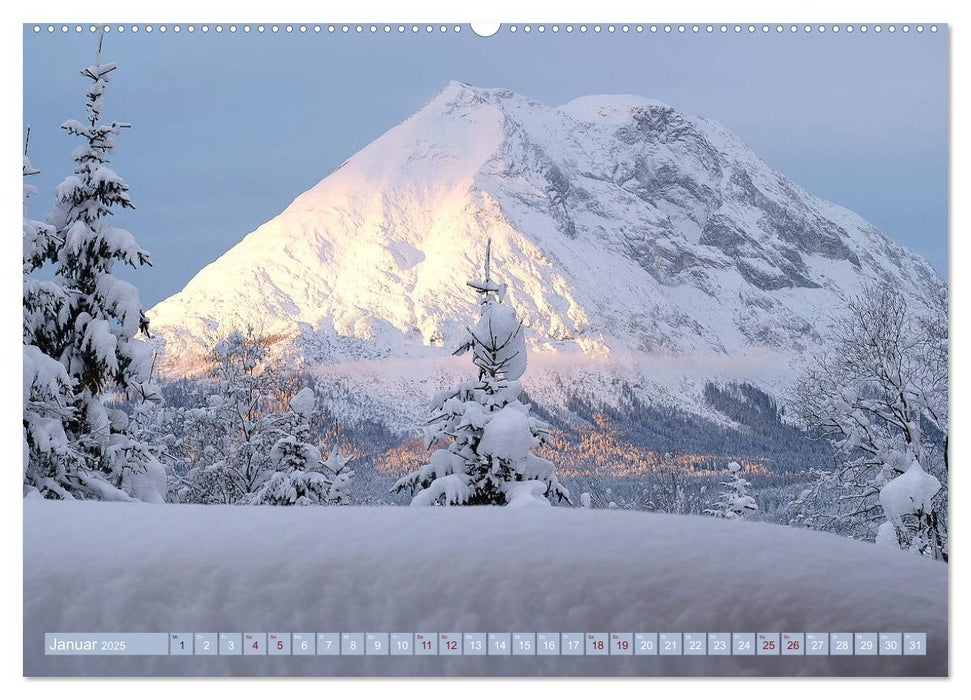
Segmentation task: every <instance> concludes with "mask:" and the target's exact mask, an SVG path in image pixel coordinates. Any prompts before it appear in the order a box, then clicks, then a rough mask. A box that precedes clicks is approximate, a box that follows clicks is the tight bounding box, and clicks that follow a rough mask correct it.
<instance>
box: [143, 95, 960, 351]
mask: <svg viewBox="0 0 971 700" xmlns="http://www.w3.org/2000/svg"><path fill="white" fill-rule="evenodd" d="M490 237H491V238H492V240H493V244H492V251H493V261H494V263H493V264H494V269H495V271H496V275H497V277H499V278H500V279H501V280H502V281H503V282H505V283H507V284H508V290H509V291H508V300H509V302H510V303H511V304H512V305H513V307H514V308H515V310H516V312H517V314H518V315H519V317H520V318H522V319H523V321H524V324H525V326H526V328H527V336H528V341H529V343H530V345H531V347H532V348H533V349H534V350H539V351H545V352H549V353H553V354H557V353H563V352H571V353H575V354H576V353H579V354H580V355H584V356H596V357H601V358H603V357H610V356H611V355H614V356H618V357H619V356H624V357H627V356H629V355H630V353H634V354H635V355H644V356H653V357H656V356H666V357H670V356H688V355H690V356H703V357H712V356H714V357H715V358H716V359H720V360H726V359H731V358H738V357H744V356H747V355H751V354H752V353H756V354H757V353H764V352H771V353H776V354H779V355H781V356H783V357H788V358H797V359H798V358H799V357H800V356H801V355H803V354H804V353H806V352H807V351H810V350H812V349H813V348H814V347H817V346H818V345H819V343H820V342H821V337H822V335H823V334H824V332H825V329H826V325H827V323H828V322H829V319H830V317H831V316H832V314H833V313H834V310H837V309H838V308H839V307H840V306H841V305H842V304H843V302H844V301H845V299H847V298H848V297H850V296H852V295H855V294H857V293H858V292H859V291H860V290H861V288H862V287H863V285H864V284H866V283H872V282H879V283H884V284H889V285H893V286H894V287H896V288H899V289H902V290H904V291H905V292H906V293H907V294H908V295H910V296H911V297H912V298H914V299H915V300H920V299H923V298H925V297H926V296H927V294H928V293H929V291H930V290H931V289H934V288H936V287H938V286H939V285H941V284H942V281H941V280H940V278H939V277H938V276H937V274H936V273H935V272H934V270H933V269H932V268H931V266H930V265H929V264H928V263H927V262H925V261H924V260H923V259H922V258H920V257H918V256H917V255H915V254H913V253H911V252H909V251H907V250H906V249H904V248H903V247H902V246H900V245H897V244H896V243H894V242H892V241H890V240H889V239H888V238H886V237H885V236H883V235H882V234H881V233H880V232H879V231H878V230H877V229H876V228H874V227H873V226H872V225H871V224H869V223H867V222H866V221H865V220H863V219H862V218H861V217H859V216H857V215H856V214H854V213H852V212H850V211H848V210H846V209H844V208H842V207H839V206H837V205H835V204H832V203H829V202H826V201H822V200H820V199H818V198H816V197H814V196H813V195H811V194H810V193H809V192H807V191H806V190H804V189H803V188H801V187H799V186H798V185H796V184H794V183H793V182H792V181H790V180H789V179H788V178H786V177H785V176H783V175H781V174H779V173H778V172H776V171H774V170H773V169H771V168H770V167H769V166H767V165H766V164H765V163H764V162H762V161H761V160H760V159H759V158H758V156H757V155H756V154H755V153H754V152H753V151H752V150H751V149H750V148H748V147H747V146H746V145H745V144H744V143H742V142H741V141H740V140H739V139H738V138H737V137H735V136H734V135H733V134H732V133H731V132H729V131H728V130H727V129H726V128H725V127H724V126H722V125H720V124H718V123H717V122H714V121H711V120H709V119H705V118H702V117H695V116H689V115H686V114H683V113H681V112H678V111H677V110H675V109H673V108H672V107H669V106H667V105H665V104H662V103H660V102H656V101H653V100H647V99H644V98H640V97H633V96H608V95H597V96H590V97H583V98H580V99H577V100H574V101H572V102H569V103H567V104H565V105H562V106H559V107H549V106H546V105H543V104H540V103H538V102H536V101H533V100H531V99H529V98H527V97H524V96H522V95H518V94H516V93H514V92H511V91H509V90H502V89H481V88H476V87H472V86H469V85H466V84H464V83H458V82H451V83H449V84H448V85H446V86H445V88H444V89H443V90H442V91H441V92H439V93H438V94H437V95H436V96H435V97H434V98H433V99H432V100H431V101H430V102H428V103H427V104H426V105H425V106H424V107H423V108H422V109H421V110H419V111H418V112H417V113H416V114H414V115H413V116H411V117H410V118H408V119H406V120H405V121H403V122H402V123H401V124H399V125H398V126H396V127H394V128H393V129H391V130H390V131H388V132H387V133H385V134H384V135H382V136H381V137H380V138H378V139H377V140H375V141H374V142H373V143H371V144H370V145H368V146H367V147H366V148H364V149H362V150H361V151H360V152H358V153H356V154H355V155H353V156H352V157H351V158H349V159H348V160H347V161H346V162H345V163H344V164H343V165H341V166H340V167H339V168H338V169H337V170H336V171H334V172H333V173H331V174H330V175H329V176H327V177H326V178H324V179H323V180H322V181H321V182H320V183H318V184H317V185H316V186H314V187H313V188H312V189H310V190H308V191H307V192H304V193H303V194H301V195H300V196H299V197H297V198H296V199H295V200H294V201H293V202H292V203H291V204H290V206H288V207H287V208H286V210H284V211H283V212H282V213H281V214H280V215H279V216H277V217H275V218H274V219H272V220H271V221H269V222H267V223H265V224H263V225H262V226H260V227H259V228H257V229H256V230H255V231H253V232H252V233H250V234H249V235H247V236H246V237H245V238H244V239H243V240H242V241H240V242H239V243H238V244H237V245H236V246H234V247H233V248H232V249H231V250H229V251H228V252H227V253H225V254H224V255H223V256H222V257H220V258H219V259H218V260H216V261H215V262H213V263H212V264H210V265H207V266H206V267H205V268H204V269H203V270H201V271H200V272H199V273H198V274H197V275H196V276H195V277H194V278H193V279H192V280H191V281H190V282H189V283H188V284H187V285H186V287H185V288H184V289H183V290H182V291H180V292H179V293H177V294H175V295H174V296H172V297H170V298H168V299H166V300H165V301H163V302H161V303H159V304H158V305H157V306H156V307H155V308H154V309H152V310H151V312H150V313H149V316H150V319H151V323H152V329H153V331H155V332H156V334H157V335H158V336H159V337H160V338H161V339H162V341H163V342H164V348H165V349H164V354H165V358H166V365H167V366H168V367H169V368H170V369H175V370H177V368H178V366H179V364H181V362H182V361H183V360H185V359H186V358H187V357H189V356H192V355H194V354H197V353H199V352H201V351H203V350H204V349H205V348H207V347H209V346H211V344H212V343H213V342H214V341H215V340H216V339H218V338H219V337H222V336H224V335H225V334H226V333H227V332H229V331H231V330H233V329H237V328H241V327H244V326H246V325H250V324H252V325H253V326H254V327H256V328H259V329H262V331H263V332H264V333H271V334H274V335H276V336H279V337H281V338H284V339H286V338H296V337H297V335H298V333H299V334H300V335H301V336H306V335H308V334H310V335H314V336H316V337H317V340H318V342H317V344H316V346H315V347H317V348H321V347H324V348H326V352H323V354H319V353H318V354H319V356H318V357H317V360H318V361H323V362H333V361H344V360H359V359H367V358H375V357H408V356H412V357H413V356H416V355H417V356H422V355H424V356H428V355H429V354H431V355H434V356H443V357H444V356H445V355H446V354H447V353H446V352H444V351H443V350H442V346H444V347H445V348H450V347H451V345H452V343H453V341H455V340H456V339H457V338H458V337H459V336H460V333H461V331H462V330H463V329H464V327H465V325H466V324H467V323H469V321H470V319H472V318H474V307H475V303H476V300H475V299H474V298H473V297H474V295H471V294H469V293H468V290H467V288H466V286H465V285H466V281H467V280H469V279H472V278H474V276H475V274H476V272H477V270H478V269H479V268H480V266H481V256H482V251H483V250H484V247H485V242H486V239H487V238H490Z"/></svg>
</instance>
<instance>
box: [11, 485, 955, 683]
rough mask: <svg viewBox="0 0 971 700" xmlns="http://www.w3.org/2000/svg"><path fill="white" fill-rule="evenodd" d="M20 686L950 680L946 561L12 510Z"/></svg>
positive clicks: (200, 509)
mask: <svg viewBox="0 0 971 700" xmlns="http://www.w3.org/2000/svg"><path fill="white" fill-rule="evenodd" d="M24 510H25V519H24V670H25V673H26V674H27V675H46V674H54V675H114V674H164V675H223V674H237V675H246V674H252V675H275V674H297V675H358V674H367V675H420V676H427V675H439V674H444V675H517V676H521V675H541V674H568V675H656V674H666V675H699V674H717V675H725V674H729V675H730V674H736V673H737V674H757V675H777V674H779V675H801V674H810V675H813V674H848V675H867V676H871V675H884V674H904V675H927V674H931V675H942V674H946V673H947V567H946V566H944V565H942V564H939V563H935V562H931V561H927V560H924V559H920V558H918V557H914V556H911V555H908V554H904V553H899V552H895V551H888V550H886V549H884V548H881V547H877V546H875V545H872V544H866V543H861V542H855V541H851V540H848V539H843V538H839V537H836V536H833V535H827V534H822V533H817V532H810V531H804V530H795V529H791V528H784V527H779V526H774V525H767V524H762V523H748V522H732V521H724V520H718V519H714V518H701V517H688V516H669V515H657V514H645V513H639V512H623V511H590V510H579V509H565V508H554V509H552V510H545V511H543V512H536V511H529V510H522V511H515V512H514V511H511V510H508V509H501V508H488V507H482V508H434V509H410V508H392V507H383V508H377V507H373V508H356V507H348V508H336V507H335V508H312V507H308V508H271V507H232V506H227V507H223V506H176V505H159V506H155V505H144V504H111V503H50V502H35V501H27V502H25V503H24ZM109 631H127V632H175V631H182V632H190V631H195V632H203V631H206V632H244V631H250V632H253V631H255V632H273V631H281V632H287V631H290V632H299V631H309V632H347V631H354V632H368V631H371V632H376V631H380V632H395V631H398V632H420V631H426V632H446V631H453V632H455V631H458V632H473V631H477V632H490V631H491V632H516V631H521V632H541V631H560V632H567V631H573V632H638V631H650V632H699V631H711V632H716V631H724V632H743V631H744V632H801V631H826V632H881V631H886V632H890V631H892V632H926V633H927V639H928V649H929V655H928V656H926V657H914V656H909V657H903V656H896V657H889V656H883V657H824V656H818V657H729V658H724V657H608V658H596V657H529V658H520V657H502V658H496V657H406V658H401V657H357V658H350V657H245V658H242V657H240V658H235V657H193V658H178V657H113V658H106V657H100V658H99V657H45V656H44V655H43V651H42V649H43V635H44V633H45V632H109Z"/></svg>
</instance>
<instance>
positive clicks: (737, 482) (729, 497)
mask: <svg viewBox="0 0 971 700" xmlns="http://www.w3.org/2000/svg"><path fill="white" fill-rule="evenodd" d="M744 473H745V471H744V469H743V468H742V465H741V464H739V463H738V462H729V463H728V475H729V481H723V482H721V484H722V486H724V487H725V491H723V492H722V494H721V496H720V497H719V499H718V500H717V501H715V502H714V503H712V504H711V507H710V508H708V509H707V510H705V513H706V514H708V515H715V516H718V517H720V518H728V519H729V520H737V519H739V518H744V517H745V516H746V515H748V514H749V513H754V512H755V511H757V510H758V509H759V507H758V505H757V504H756V503H755V499H754V498H752V496H750V495H749V492H748V490H749V488H750V487H751V486H752V485H751V484H750V483H749V482H748V480H747V479H746V478H745V477H744V476H743V475H744Z"/></svg>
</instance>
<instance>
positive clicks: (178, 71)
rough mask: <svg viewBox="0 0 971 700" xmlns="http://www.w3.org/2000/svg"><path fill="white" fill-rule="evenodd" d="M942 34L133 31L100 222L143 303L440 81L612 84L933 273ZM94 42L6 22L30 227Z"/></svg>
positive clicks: (943, 114)
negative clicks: (29, 182) (702, 122)
mask: <svg viewBox="0 0 971 700" xmlns="http://www.w3.org/2000/svg"><path fill="white" fill-rule="evenodd" d="M947 43H948V40H947V34H946V30H945V29H944V28H943V27H942V29H941V31H939V32H937V33H936V34H931V33H929V32H924V33H923V34H917V33H915V32H911V33H910V34H902V33H899V32H898V33H896V34H893V35H891V34H887V33H883V34H874V33H872V32H870V33H868V34H865V35H863V34H860V33H858V32H857V33H855V34H852V35H848V34H846V33H845V32H842V33H840V34H836V35H834V34H832V33H831V32H827V33H825V34H822V35H820V34H817V33H812V34H808V35H807V34H803V33H801V32H800V33H799V34H796V35H792V34H789V33H788V32H786V33H783V34H781V35H777V34H776V33H775V32H771V33H769V34H762V33H761V32H758V33H756V34H754V35H749V34H747V33H745V32H743V33H741V34H734V33H733V32H729V33H728V34H727V35H720V34H718V33H715V34H713V35H709V34H704V33H702V34H699V35H692V34H690V33H689V34H679V33H676V32H673V33H671V34H664V33H658V34H650V33H647V32H645V33H643V34H636V33H633V32H632V33H630V34H628V35H623V34H620V33H615V34H606V33H602V34H599V35H598V34H593V33H592V32H588V33H587V34H585V35H581V34H579V33H577V32H574V33H573V34H569V35H567V34H566V33H564V32H560V33H559V34H552V33H549V32H547V33H545V34H538V33H536V32H535V31H534V32H532V33H530V34H528V35H527V34H524V33H523V32H522V31H520V32H517V33H516V34H510V33H508V32H506V31H501V32H500V33H499V34H498V35H496V36H493V37H490V38H482V37H477V36H475V35H474V34H472V33H471V32H470V31H468V28H467V27H464V31H463V32H461V33H459V34H457V35H456V34H453V33H449V34H445V35H442V34H439V33H437V32H436V33H434V34H431V35H426V34H424V33H421V34H419V35H412V34H411V33H406V34H404V35H398V34H396V33H392V34H390V35H385V34H383V33H379V34H377V35H370V34H368V33H367V32H365V33H364V34H356V33H351V34H349V35H342V34H340V33H337V34H328V33H326V32H322V33H321V34H314V33H308V34H306V35H301V34H290V35H286V34H282V33H281V34H277V35H273V34H264V35H259V34H255V33H251V34H248V35H244V34H242V33H237V34H235V35H233V34H229V33H227V32H223V33H221V34H216V33H214V32H212V31H210V32H209V33H208V34H202V33H200V32H198V31H197V32H195V33H194V34H191V35H190V34H187V33H186V32H184V31H183V32H182V33H180V34H173V33H172V32H167V33H166V34H164V35H163V34H159V33H158V32H157V31H156V32H153V33H152V34H146V33H144V31H143V32H140V33H138V34H131V33H130V32H126V33H124V34H118V33H116V32H112V33H110V34H108V35H107V36H106V38H105V52H104V53H105V58H106V59H107V60H113V61H116V62H117V63H118V64H119V68H118V70H117V71H116V73H115V77H114V78H113V81H112V83H111V85H110V87H109V89H108V93H107V97H106V108H105V116H106V117H107V118H108V119H117V120H120V121H127V122H131V123H132V125H133V128H132V129H131V130H128V131H125V132H124V133H123V134H122V135H121V136H120V137H119V147H118V150H117V152H116V154H115V157H114V158H113V162H112V167H114V168H115V169H116V170H117V171H118V172H119V174H121V175H122V176H123V177H125V178H126V179H127V180H128V182H129V184H130V185H131V190H132V197H133V200H134V202H135V205H136V207H137V209H136V211H134V212H125V213H123V214H120V215H119V216H117V217H116V223H117V225H120V226H124V227H125V228H128V229H129V230H130V231H132V233H134V234H135V235H136V236H137V238H138V240H139V242H140V243H141V244H142V246H143V247H145V248H147V249H148V250H150V251H151V252H152V255H153V259H154V265H155V266H154V268H153V269H150V270H145V271H141V272H138V273H136V274H134V275H129V276H128V277H129V279H132V280H134V281H135V282H136V283H137V284H138V285H139V287H140V289H141V292H142V299H143V301H144V302H145V303H146V305H152V304H154V303H156V302H157V301H160V300H161V299H163V298H165V297H166V296H168V295H170V294H172V293H174V292H176V291H178V290H179V289H181V288H182V286H183V285H184V284H185V283H186V282H187V281H188V280H189V279H190V278H191V277H192V276H193V275H194V274H195V273H196V272H197V271H198V270H199V269H201V268H202V267H203V266H204V265H206V264H207V263H209V262H211V261H212V260H214V259H216V258H217V257H218V256H219V255H220V254H222V253H223V252H225V251H226V250H228V249H229V248H230V247H232V245H234V244H235V243H236V242H237V241H239V240H240V239H242V237H243V236H244V235H245V234H247V233H249V232H250V231H252V230H253V229H254V228H256V227H257V226H258V225H259V224H261V223H263V222H264V221H266V220H268V219H270V218H272V217H273V216H275V215H276V214H278V213H279V212H280V211H281V210H283V209H284V208H285V207H286V206H287V204H289V203H290V201H292V200H293V199H294V198H295V197H296V196H297V195H298V194H300V193H301V192H303V191H304V190H306V189H308V188H309V187H311V186H313V185H314V184H316V183H317V182H318V181H319V180H321V179H323V178H324V177H325V176H326V175H327V174H329V173H330V172H331V171H332V170H333V169H334V168H336V167H337V166H338V165H339V164H340V163H341V162H342V161H344V160H345V159H346V158H347V157H348V156H350V155H352V154H353V153H354V152H356V151H357V150H359V149H360V148H362V147H363V146H365V145H367V144H368V143H370V142H371V141H373V140H374V139H375V138H377V137H378V136H380V135H381V134H382V133H383V132H384V131H386V130H387V129H389V128H391V127H392V126H394V125H395V124H397V123H398V122H400V121H401V120H403V119H404V118H406V117H407V116H408V115H410V114H411V113H413V112H414V111H416V110H417V109H419V108H420V107H421V106H422V105H423V104H424V103H425V102H427V101H428V100H429V99H430V98H431V97H432V96H433V95H434V94H435V93H436V92H437V91H438V90H439V89H441V87H442V86H443V85H444V84H445V83H446V82H447V81H448V80H451V79H457V80H463V81H466V82H469V83H472V84H475V85H479V86H483V87H505V88H510V89H512V90H515V91H517V92H520V93H523V94H525V95H528V96H530V97H532V98H534V99H537V100H539V101H541V102H544V103H547V104H554V105H555V104H562V103H564V102H567V101H569V100H571V99H573V98H575V97H579V96H581V95H588V94H602V93H626V94H636V95H642V96H644V97H651V98H655V99H659V100H662V101H664V102H667V103H668V104H671V105H672V106H674V107H676V108H678V109H680V110H683V111H686V112H689V113H692V114H701V115H705V116H708V117H711V118H714V119H716V120H718V121H720V122H722V123H724V124H725V125H727V126H728V127H729V128H730V129H732V130H733V131H734V132H735V133H736V134H737V135H738V136H739V137H741V138H742V139H743V140H744V141H745V142H747V143H748V144H749V145H750V146H751V147H752V148H753V149H754V150H755V151H756V152H757V153H759V155H760V156H762V158H763V159H764V160H765V161H766V162H767V163H769V164H770V165H771V166H773V167H775V168H776V169H778V170H780V171H781V172H783V173H784V174H786V175H788V176H789V177H791V178H792V179H793V180H795V181H796V182H797V183H799V184H801V185H803V186H804V187H806V188H807V189H809V190H810V191H811V192H813V193H815V194H817V195H819V196H822V197H824V198H826V199H830V200H832V201H834V202H837V203H839V204H842V205H844V206H846V207H849V208H850V209H853V210H854V211H856V212H858V213H859V214H861V215H862V216H864V217H865V218H867V219H868V220H870V221H871V222H872V223H874V224H875V225H876V226H877V227H879V228H880V229H881V230H882V231H883V232H884V233H886V234H887V235H888V236H890V237H891V238H893V239H895V240H897V241H899V242H901V243H903V244H904V245H906V246H907V247H909V248H911V249H912V250H914V251H916V252H917V253H919V254H921V255H923V256H924V257H925V258H927V259H928V260H929V261H930V262H931V263H932V264H933V265H934V266H935V267H936V268H937V270H938V272H940V274H941V275H942V276H945V275H946V267H947V177H948V161H947V146H948V143H947V138H948V137H947V132H948V124H947V112H948V64H947V61H948V46H947ZM95 44H96V38H95V36H94V35H91V34H89V33H86V32H85V33H83V34H81V35H76V34H75V33H74V32H73V31H72V32H70V33H68V34H66V35H64V34H61V33H60V32H56V33H54V34H48V33H47V32H42V33H40V34H34V33H33V32H32V31H31V30H30V28H29V27H25V28H24V122H25V124H31V125H32V127H33V136H32V138H31V141H32V143H31V159H32V161H33V163H34V165H35V166H37V167H39V168H41V169H42V170H43V173H42V175H41V176H39V177H37V178H35V179H34V184H35V185H36V186H37V187H38V188H39V190H40V193H39V194H38V196H37V197H35V198H34V199H33V200H32V206H31V214H32V216H34V217H35V218H43V215H44V214H45V213H46V211H47V210H48V209H49V202H50V196H51V193H52V191H53V188H54V187H55V186H56V184H57V183H58V182H59V181H60V179H62V178H63V177H64V176H65V175H66V174H68V173H69V172H70V168H71V163H70V156H71V151H72V149H73V148H74V147H75V146H76V145H77V144H76V143H75V141H74V139H72V138H71V137H69V136H68V135H66V134H64V133H63V132H61V130H60V129H59V128H58V125H59V124H60V123H61V122H62V121H64V120H65V119H68V118H71V117H81V116H82V115H83V106H84V99H83V95H84V88H85V81H84V80H83V79H82V78H81V76H80V75H79V70H80V69H81V68H82V67H84V66H85V65H88V64H89V63H90V62H91V59H92V57H93V55H94V49H95Z"/></svg>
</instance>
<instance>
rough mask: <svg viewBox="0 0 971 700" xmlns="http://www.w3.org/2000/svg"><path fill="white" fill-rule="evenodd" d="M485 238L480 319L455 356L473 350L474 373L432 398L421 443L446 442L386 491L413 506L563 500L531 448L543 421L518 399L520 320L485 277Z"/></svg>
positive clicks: (477, 284) (522, 351) (549, 469)
mask: <svg viewBox="0 0 971 700" xmlns="http://www.w3.org/2000/svg"><path fill="white" fill-rule="evenodd" d="M491 251H492V242H491V240H490V241H489V243H488V244H487V245H486V255H485V276H484V279H483V280H482V281H474V282H469V283H468V285H469V286H470V287H472V289H474V290H475V291H476V293H477V294H478V295H479V320H478V322H477V323H476V324H475V325H474V326H473V327H471V328H468V329H467V337H466V339H465V341H464V342H463V343H462V344H461V345H460V347H459V348H458V349H457V350H456V351H455V353H454V354H456V355H461V354H463V353H465V352H468V351H471V353H472V362H473V363H474V364H475V366H476V367H477V368H478V370H479V377H478V379H477V380H474V381H466V382H462V383H461V384H459V385H458V386H457V387H455V388H453V389H450V390H446V391H442V392H439V393H438V394H436V395H435V397H434V398H433V399H432V406H431V416H430V417H429V419H428V423H427V428H426V431H425V447H426V449H428V448H431V447H432V446H435V445H438V444H441V443H447V446H444V447H439V448H438V449H436V450H435V451H434V452H432V455H431V458H430V460H429V462H428V463H427V464H425V465H422V466H421V467H420V468H419V469H418V470H416V471H414V472H412V473H411V474H408V475H407V476H405V477H403V478H402V479H400V480H399V481H398V482H397V483H396V484H395V485H394V487H393V489H392V491H395V492H400V491H406V490H407V491H411V492H412V493H414V497H413V498H412V501H411V503H412V505H416V506H418V505H438V504H440V505H530V504H542V505H546V506H548V505H549V500H548V499H552V498H556V499H557V500H566V501H567V502H569V492H568V491H567V490H566V489H565V488H564V487H563V486H561V485H560V483H559V481H558V480H557V478H556V475H555V474H554V471H553V469H554V467H553V464H552V463H551V462H549V461H548V460H545V459H542V458H541V457H538V456H536V455H535V454H533V453H532V451H531V450H532V449H533V448H535V447H537V446H539V445H540V444H542V442H543V441H544V440H545V438H546V436H547V435H548V432H549V426H548V425H547V424H546V423H544V422H543V421H541V420H539V419H537V418H536V417H534V416H532V415H530V406H529V404H525V403H523V402H522V401H521V400H520V395H521V394H522V391H523V387H522V384H521V382H520V381H519V378H520V377H521V376H522V375H523V372H524V371H525V370H526V340H525V337H524V334H523V328H522V323H521V322H520V321H519V320H518V319H517V318H516V314H515V312H514V311H513V309H512V307H511V306H509V305H508V304H506V303H504V300H505V293H506V288H505V285H504V284H497V283H496V282H495V281H493V280H492V277H491V270H490V266H491Z"/></svg>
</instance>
